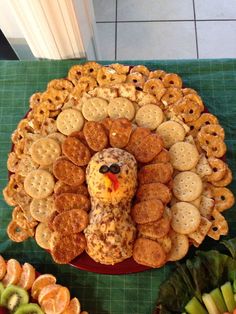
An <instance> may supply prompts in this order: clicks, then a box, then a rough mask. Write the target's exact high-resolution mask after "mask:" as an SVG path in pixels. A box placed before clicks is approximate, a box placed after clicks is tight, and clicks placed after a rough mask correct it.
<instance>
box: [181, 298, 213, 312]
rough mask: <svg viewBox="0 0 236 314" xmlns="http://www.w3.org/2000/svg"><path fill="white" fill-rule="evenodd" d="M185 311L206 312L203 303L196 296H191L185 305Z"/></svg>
mask: <svg viewBox="0 0 236 314" xmlns="http://www.w3.org/2000/svg"><path fill="white" fill-rule="evenodd" d="M185 311H186V312H187V313H189V314H208V313H207V311H206V310H205V308H204V307H203V305H202V304H201V303H200V302H199V301H198V299H197V298H196V297H193V298H192V299H191V300H190V301H189V302H188V303H187V305H186V306H185Z"/></svg>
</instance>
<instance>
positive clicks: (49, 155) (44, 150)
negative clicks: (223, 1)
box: [30, 137, 61, 166]
mask: <svg viewBox="0 0 236 314" xmlns="http://www.w3.org/2000/svg"><path fill="white" fill-rule="evenodd" d="M30 153H31V157H32V159H33V160H34V162H36V163H37V164H39V165H42V166H48V165H51V164H52V163H53V162H54V161H55V160H56V159H57V158H58V157H59V156H60V155H61V146H60V144H59V143H58V142H57V141H55V140H54V139H52V138H48V137H44V138H40V139H39V140H37V141H35V142H34V143H33V144H32V146H31V148H30Z"/></svg>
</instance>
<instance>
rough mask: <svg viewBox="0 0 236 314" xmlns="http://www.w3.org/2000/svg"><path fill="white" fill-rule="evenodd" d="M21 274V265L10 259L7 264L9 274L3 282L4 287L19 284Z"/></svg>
mask: <svg viewBox="0 0 236 314" xmlns="http://www.w3.org/2000/svg"><path fill="white" fill-rule="evenodd" d="M21 273H22V268H21V265H20V263H19V262H18V261H17V260H15V259H13V258H12V259H9V261H8V262H7V273H6V275H5V276H4V277H3V280H2V283H3V285H4V286H8V285H10V284H12V285H15V284H17V283H18V281H19V280H20V276H21Z"/></svg>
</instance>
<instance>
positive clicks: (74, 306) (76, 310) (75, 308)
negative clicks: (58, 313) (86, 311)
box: [62, 298, 81, 314]
mask: <svg viewBox="0 0 236 314" xmlns="http://www.w3.org/2000/svg"><path fill="white" fill-rule="evenodd" d="M80 311H81V306H80V302H79V300H78V299H77V298H73V299H71V300H70V303H69V305H68V307H67V308H66V309H65V311H64V312H62V314H80Z"/></svg>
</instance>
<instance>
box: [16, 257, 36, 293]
mask: <svg viewBox="0 0 236 314" xmlns="http://www.w3.org/2000/svg"><path fill="white" fill-rule="evenodd" d="M34 281H35V269H34V267H33V266H32V265H31V264H29V263H24V265H23V266H22V273H21V277H20V281H19V282H18V284H17V285H18V286H20V287H21V288H23V289H25V290H29V289H30V288H31V287H32V285H33V283H34Z"/></svg>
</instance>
